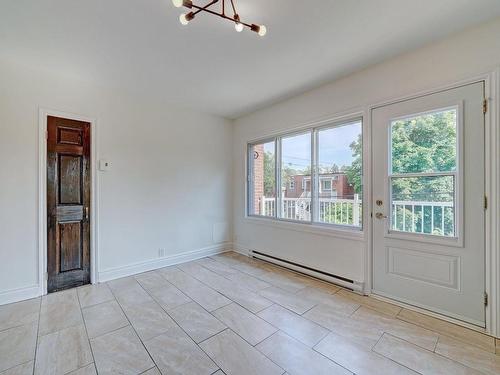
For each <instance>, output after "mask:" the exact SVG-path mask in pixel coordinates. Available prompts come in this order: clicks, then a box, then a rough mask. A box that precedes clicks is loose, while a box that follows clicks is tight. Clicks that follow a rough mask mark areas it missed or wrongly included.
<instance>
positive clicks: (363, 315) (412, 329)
mask: <svg viewBox="0 0 500 375" xmlns="http://www.w3.org/2000/svg"><path fill="white" fill-rule="evenodd" d="M351 318H352V319H354V320H357V321H362V322H365V323H366V324H367V325H368V326H371V327H373V328H376V329H378V330H379V331H380V334H382V333H383V332H386V333H389V334H391V335H392V336H396V337H399V338H400V339H403V340H406V341H409V342H411V343H412V344H415V345H417V346H420V347H422V348H424V349H427V350H430V351H433V350H434V348H435V347H436V343H437V340H438V335H437V334H436V333H435V332H433V331H429V330H428V329H425V328H422V327H419V326H416V325H414V324H410V323H407V322H403V321H401V320H399V319H395V318H392V317H391V316H389V315H385V314H381V313H379V312H376V311H375V310H371V309H369V308H366V307H361V308H359V309H358V310H357V311H356V312H355V313H354V314H353V315H352V316H351Z"/></svg>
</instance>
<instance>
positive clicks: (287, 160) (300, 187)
mask: <svg viewBox="0 0 500 375" xmlns="http://www.w3.org/2000/svg"><path fill="white" fill-rule="evenodd" d="M291 181H294V189H293V190H292V189H290V182H291ZM281 189H282V199H281V209H280V217H281V218H283V219H289V220H298V221H310V220H311V133H310V132H307V133H304V134H300V135H294V136H290V137H283V138H282V139H281Z"/></svg>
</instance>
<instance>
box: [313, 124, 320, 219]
mask: <svg viewBox="0 0 500 375" xmlns="http://www.w3.org/2000/svg"><path fill="white" fill-rule="evenodd" d="M318 172H319V170H318V132H317V131H316V130H313V131H312V132H311V222H318V221H319V173H318Z"/></svg>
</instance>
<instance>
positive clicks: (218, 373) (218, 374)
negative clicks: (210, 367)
mask: <svg viewBox="0 0 500 375" xmlns="http://www.w3.org/2000/svg"><path fill="white" fill-rule="evenodd" d="M212 375H225V374H224V372H223V371H222V370H217V371H215V372H214V373H213V374H212Z"/></svg>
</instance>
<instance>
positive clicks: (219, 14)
mask: <svg viewBox="0 0 500 375" xmlns="http://www.w3.org/2000/svg"><path fill="white" fill-rule="evenodd" d="M209 5H213V4H209ZM209 5H208V6H209ZM193 8H194V9H196V12H194V14H198V13H200V12H207V13H210V14H213V15H214V16H219V17H221V18H224V19H226V20H230V21H233V22H235V19H234V18H232V17H228V16H226V15H225V14H221V13H217V12H214V11H213V10H211V9H208V8H207V6H205V7H200V6H198V5H194V4H193ZM240 23H241V24H242V25H245V26H247V27H250V28H251V27H252V25H250V24H249V23H245V22H241V21H240Z"/></svg>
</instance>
